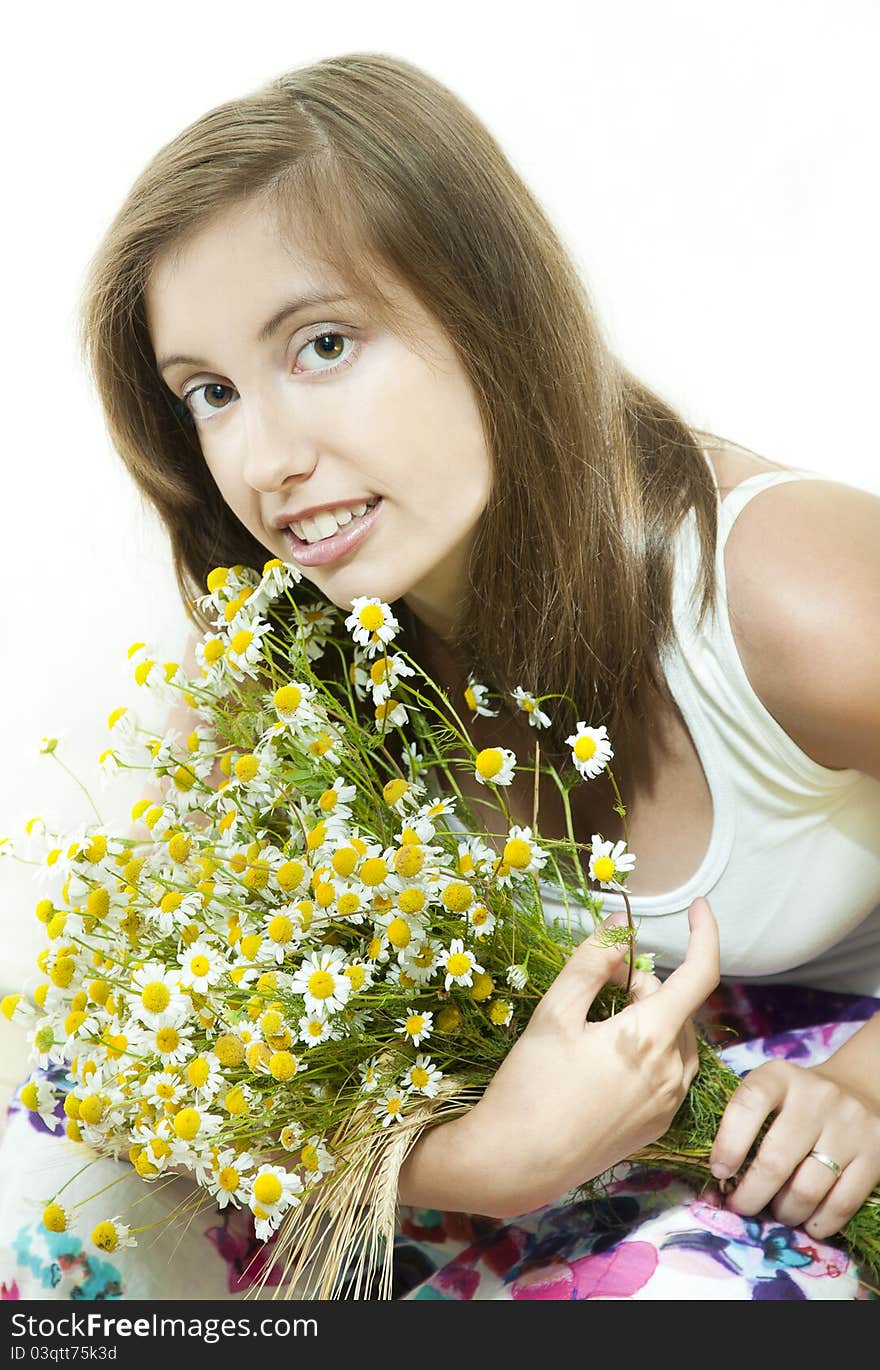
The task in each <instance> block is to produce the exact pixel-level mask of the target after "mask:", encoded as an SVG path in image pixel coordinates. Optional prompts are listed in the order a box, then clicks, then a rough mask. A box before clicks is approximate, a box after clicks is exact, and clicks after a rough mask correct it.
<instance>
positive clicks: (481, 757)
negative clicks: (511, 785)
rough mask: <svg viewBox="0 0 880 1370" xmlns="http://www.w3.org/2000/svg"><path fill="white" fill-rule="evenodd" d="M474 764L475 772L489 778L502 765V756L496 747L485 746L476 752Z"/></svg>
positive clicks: (485, 778)
mask: <svg viewBox="0 0 880 1370" xmlns="http://www.w3.org/2000/svg"><path fill="white" fill-rule="evenodd" d="M475 764H476V768H477V773H478V774H479V775H481V776H482V777H483V779H484V780H491V779H492V777H493V775H497V774H498V772H499V771H500V770H501V767H502V766H503V765H504V757H503V756H502V755H501V752H500V751H499V750H498V748H497V747H485V748H484V749H483V751H481V752H478V753H477V760H476V763H475Z"/></svg>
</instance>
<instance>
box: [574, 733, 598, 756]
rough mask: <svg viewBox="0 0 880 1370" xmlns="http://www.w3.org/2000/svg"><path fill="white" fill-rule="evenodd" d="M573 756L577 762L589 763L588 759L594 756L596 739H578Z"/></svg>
mask: <svg viewBox="0 0 880 1370" xmlns="http://www.w3.org/2000/svg"><path fill="white" fill-rule="evenodd" d="M574 754H575V756H576V757H577V759H578V761H589V759H590V757H591V756H595V754H596V739H595V738H594V737H586V736H585V737H579V738H578V739H577V741H576V742H575V744H574Z"/></svg>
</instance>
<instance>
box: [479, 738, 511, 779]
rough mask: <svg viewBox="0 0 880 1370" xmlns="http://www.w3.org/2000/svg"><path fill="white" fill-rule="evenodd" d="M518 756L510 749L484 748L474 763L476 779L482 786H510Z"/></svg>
mask: <svg viewBox="0 0 880 1370" xmlns="http://www.w3.org/2000/svg"><path fill="white" fill-rule="evenodd" d="M515 766H516V754H515V752H512V751H511V750H510V748H509V747H484V748H483V750H482V751H481V752H478V753H477V757H476V761H475V762H474V779H475V780H479V782H480V784H481V785H510V784H512V783H513V772H514V768H515Z"/></svg>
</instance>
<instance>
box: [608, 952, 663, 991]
mask: <svg viewBox="0 0 880 1370" xmlns="http://www.w3.org/2000/svg"><path fill="white" fill-rule="evenodd" d="M628 978H629V965H628V964H627V962H626V960H624V961H622V962H621V963H620V964H618V965H617V966H616V967H615V969H614V970H613V971H612V972H611V974H610V976H609V977H608V980H609V983H610V984H612V985H620V986H621V987H622V988H623V987H625V986H626V982H627V979H628ZM661 984H662V981H661V980H659V979H658V978H657V976H656V975H652V974H651V973H650V972H649V971H646V970H634V971H633V973H632V980H631V981H630V987H629V990H630V995H631V997H632V999H633V1000H634V1001H636V1000H639V999H648V998H650V996H651V995H652V994H656V993H657V991H658V989H659V988H660V986H661Z"/></svg>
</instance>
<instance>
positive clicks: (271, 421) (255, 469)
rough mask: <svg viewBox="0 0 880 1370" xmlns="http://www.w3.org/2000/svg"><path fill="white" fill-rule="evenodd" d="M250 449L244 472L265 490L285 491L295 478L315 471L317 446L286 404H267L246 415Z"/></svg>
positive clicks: (254, 485)
mask: <svg viewBox="0 0 880 1370" xmlns="http://www.w3.org/2000/svg"><path fill="white" fill-rule="evenodd" d="M245 441H246V444H247V450H246V453H245V460H244V465H243V470H242V474H243V477H244V479H245V481H246V482H247V484H248V485H249V486H250V487H251V489H252V490H256V491H258V492H260V493H261V494H262V493H272V492H274V491H275V490H282V489H283V488H284V486H285V485H286V484H287V482H288V481H289V480H291V479H293V478H301V477H303V476H307V475H308V474H309V473H310V472H311V471H312V470H314V467H315V463H316V462H317V459H318V455H317V454H318V449H317V446H316V444H315V443H314V442H313V441H312V440H311V438H310V437H309V435H308V433H307V432H306V431H305V429H304V427H303V426H302V425H301V424H299V423H298V422H297V421H296V419H295V417H294V416H293V415H292V414H291V413H290V412H289V410H288V411H287V412H285V411H284V408H283V406H280V405H279V406H271V405H270V406H265V407H263V409H262V411H261V412H260V413H251V414H249V415H248V417H247V422H246V434H245Z"/></svg>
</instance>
